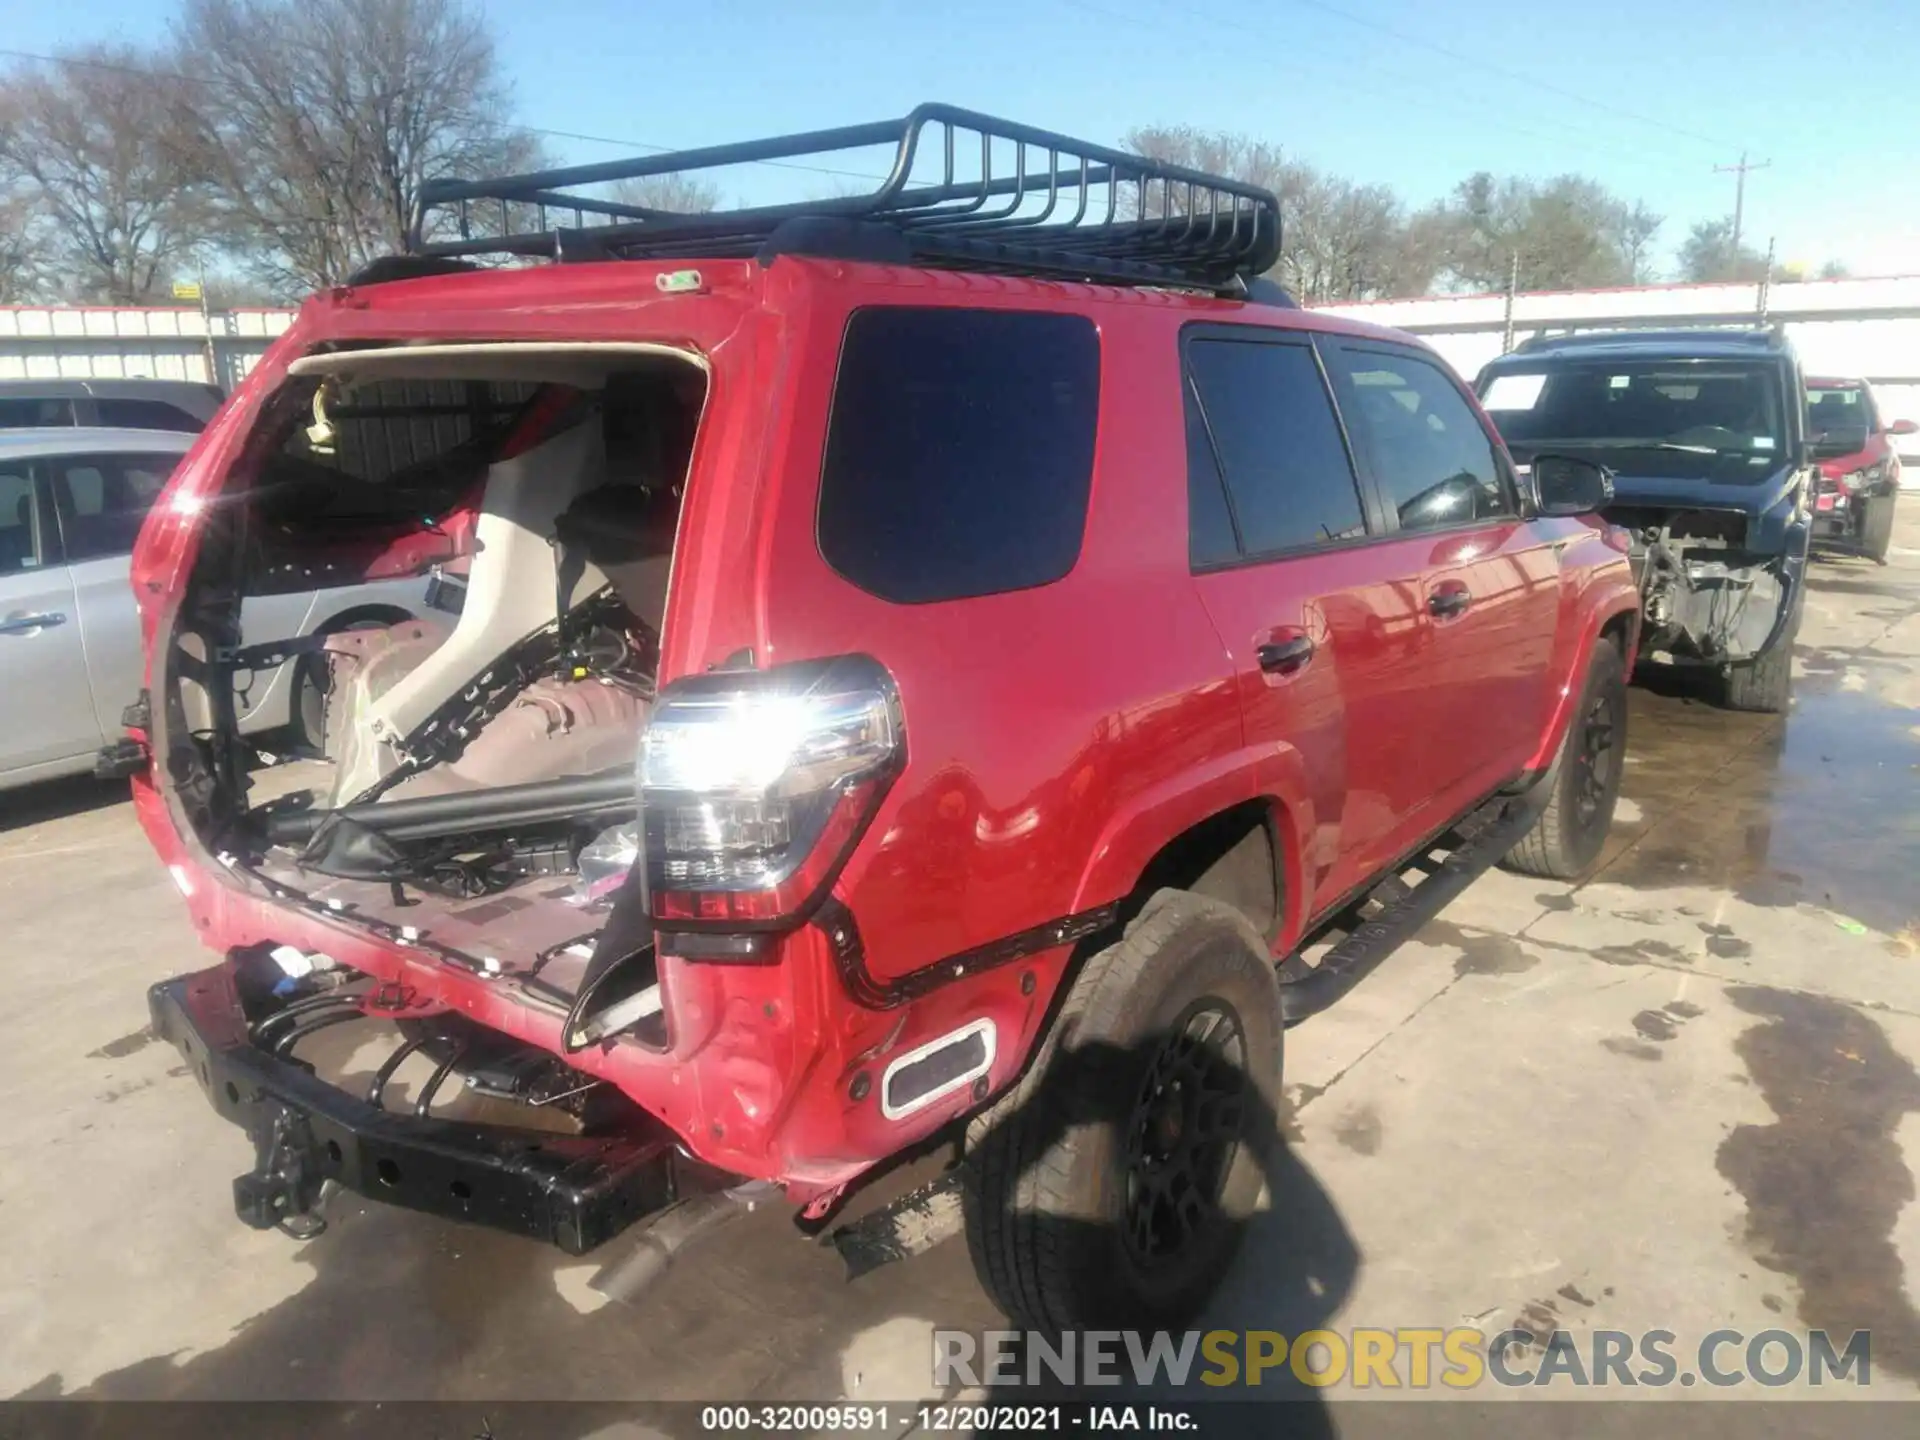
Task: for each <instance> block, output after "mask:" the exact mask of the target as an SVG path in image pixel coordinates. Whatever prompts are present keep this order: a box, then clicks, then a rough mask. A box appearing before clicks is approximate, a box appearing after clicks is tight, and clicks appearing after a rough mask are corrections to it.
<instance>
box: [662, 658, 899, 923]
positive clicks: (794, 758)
mask: <svg viewBox="0 0 1920 1440" xmlns="http://www.w3.org/2000/svg"><path fill="white" fill-rule="evenodd" d="M905 758H906V746H905V735H904V732H903V729H902V726H901V717H900V702H899V697H898V694H897V692H896V691H895V689H894V686H893V682H892V679H891V677H889V676H888V674H887V672H886V670H885V669H884V668H883V667H882V666H880V665H879V664H878V663H876V662H875V661H872V660H869V659H867V658H866V657H864V656H853V657H844V658H840V659H835V660H827V661H808V662H805V663H802V664H798V665H787V666H782V667H780V668H778V669H775V670H769V671H766V672H763V673H752V672H726V673H720V674H707V675H698V676H691V677H689V678H687V679H685V680H680V681H676V682H675V683H674V684H672V685H669V686H668V687H667V688H666V689H665V690H663V691H662V692H661V695H660V700H659V703H658V704H657V705H656V706H655V707H654V711H653V715H652V718H651V719H650V721H649V722H648V725H647V731H646V735H645V738H644V739H643V740H642V741H641V752H640V805H641V813H642V815H643V817H644V822H645V851H644V853H645V864H646V867H647V868H646V875H647V886H648V893H649V898H650V903H651V907H652V913H653V918H654V922H655V924H656V925H658V926H659V927H660V928H662V929H669V930H786V929H791V928H793V927H794V926H796V925H799V924H800V923H801V922H802V921H804V920H805V919H806V918H807V916H808V915H809V914H810V913H811V912H812V911H813V909H814V907H815V906H817V905H818V904H819V903H820V901H821V900H822V899H824V898H825V896H826V893H827V889H828V887H829V886H831V885H832V883H833V881H834V878H835V877H836V876H837V875H838V874H839V872H840V867H841V866H842V865H843V864H844V863H845V862H846V859H847V856H848V855H849V854H851V853H852V851H853V847H854V846H855V845H856V844H858V843H859V840H860V837H861V835H862V834H864V833H865V831H866V827H867V824H868V822H869V821H871V820H872V819H873V815H874V812H875V810H877V809H878V808H879V805H880V801H881V799H882V797H884V796H885V794H886V792H887V789H888V787H889V786H890V785H891V784H892V783H893V779H894V777H895V776H896V775H898V774H899V772H900V767H901V765H902V764H903V763H904V761H905Z"/></svg>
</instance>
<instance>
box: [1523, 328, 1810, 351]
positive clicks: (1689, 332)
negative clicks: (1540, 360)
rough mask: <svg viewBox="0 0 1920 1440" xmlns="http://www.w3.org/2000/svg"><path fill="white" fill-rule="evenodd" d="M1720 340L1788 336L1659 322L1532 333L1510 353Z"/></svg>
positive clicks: (1772, 341) (1753, 341) (1777, 331)
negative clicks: (1552, 332)
mask: <svg viewBox="0 0 1920 1440" xmlns="http://www.w3.org/2000/svg"><path fill="white" fill-rule="evenodd" d="M1702 339H1707V340H1717V341H1721V342H1723V343H1726V344H1730V345H1763V346H1764V345H1777V344H1780V343H1781V342H1782V341H1783V340H1784V339H1785V331H1784V330H1783V329H1781V328H1779V327H1777V326H1776V327H1773V328H1768V329H1762V328H1759V327H1756V326H1751V325H1736V326H1727V325H1659V326H1653V325H1649V326H1642V327H1635V326H1631V325H1622V326H1618V327H1616V328H1614V329H1611V330H1575V331H1569V332H1567V333H1564V334H1558V335H1531V336H1529V337H1527V338H1526V339H1525V340H1522V341H1521V342H1520V343H1519V344H1518V345H1516V346H1514V347H1513V349H1512V351H1511V352H1510V353H1511V354H1514V355H1526V354H1531V353H1533V352H1536V351H1540V350H1578V349H1584V348H1586V347H1588V346H1601V345H1630V344H1636V343H1637V344H1647V343H1656V344H1658V343H1667V342H1680V341H1692V340H1702Z"/></svg>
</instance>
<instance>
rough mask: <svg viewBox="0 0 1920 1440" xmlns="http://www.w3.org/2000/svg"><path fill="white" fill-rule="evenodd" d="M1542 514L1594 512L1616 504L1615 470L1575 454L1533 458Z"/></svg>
mask: <svg viewBox="0 0 1920 1440" xmlns="http://www.w3.org/2000/svg"><path fill="white" fill-rule="evenodd" d="M1533 486H1534V489H1535V490H1536V491H1537V492H1538V493H1539V496H1540V513H1541V514H1542V515H1591V514H1593V512H1594V511H1596V510H1602V509H1605V508H1606V507H1607V506H1608V505H1611V504H1612V503H1613V472H1612V471H1611V470H1609V469H1607V467H1606V466H1604V465H1598V464H1595V463H1594V462H1593V461H1591V460H1581V459H1579V458H1577V457H1576V456H1573V455H1536V456H1534V457H1533Z"/></svg>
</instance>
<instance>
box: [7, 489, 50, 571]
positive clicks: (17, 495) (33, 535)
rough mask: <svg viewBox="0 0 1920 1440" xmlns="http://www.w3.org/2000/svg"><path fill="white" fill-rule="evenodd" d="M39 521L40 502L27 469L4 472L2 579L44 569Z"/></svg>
mask: <svg viewBox="0 0 1920 1440" xmlns="http://www.w3.org/2000/svg"><path fill="white" fill-rule="evenodd" d="M39 519H40V505H39V499H38V497H37V496H36V495H35V494H34V488H33V476H32V475H31V474H30V473H29V472H28V470H27V468H26V467H25V466H24V465H23V466H20V467H18V468H15V469H10V470H0V575H17V574H19V573H20V572H21V571H22V570H32V569H35V568H37V567H38V566H39V565H40V563H41V561H42V556H41V553H40V539H39V535H40V524H39Z"/></svg>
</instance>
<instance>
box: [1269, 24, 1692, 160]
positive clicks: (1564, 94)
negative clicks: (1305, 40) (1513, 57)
mask: <svg viewBox="0 0 1920 1440" xmlns="http://www.w3.org/2000/svg"><path fill="white" fill-rule="evenodd" d="M1290 3H1292V4H1295V5H1299V6H1302V7H1304V8H1306V9H1309V10H1318V11H1320V12H1322V13H1323V14H1327V15H1332V16H1334V17H1336V18H1337V19H1340V20H1344V21H1346V22H1347V23H1348V24H1350V25H1357V26H1359V27H1361V28H1362V29H1364V30H1373V31H1377V32H1378V33H1379V34H1382V35H1387V36H1391V37H1392V38H1393V39H1395V40H1398V41H1400V42H1401V43H1402V44H1405V45H1416V46H1419V47H1420V48H1421V49H1423V50H1430V51H1432V52H1433V53H1434V54H1436V55H1443V56H1445V57H1446V58H1447V59H1449V60H1453V61H1456V62H1458V63H1459V64H1462V65H1472V66H1474V67H1476V68H1478V69H1481V70H1484V71H1486V72H1487V73H1488V74H1490V75H1498V76H1500V77H1502V78H1503V79H1507V80H1513V81H1517V82H1518V83H1520V84H1523V85H1531V86H1533V87H1534V88H1535V89H1536V90H1544V91H1545V92H1546V93H1547V94H1549V95H1558V96H1559V97H1560V98H1561V99H1563V100H1571V101H1573V102H1574V103H1576V104H1579V105H1585V106H1587V107H1588V108H1589V109H1592V110H1598V111H1601V112H1603V113H1605V114H1609V115H1618V116H1620V117H1622V118H1623V119H1627V120H1632V121H1634V122H1635V123H1636V124H1640V125H1649V126H1652V127H1653V128H1654V129H1656V130H1664V131H1666V132H1667V133H1668V134H1670V135H1679V136H1683V137H1685V138H1686V139H1688V140H1697V141H1699V142H1700V143H1702V144H1704V145H1713V146H1722V145H1724V144H1725V143H1726V142H1725V141H1723V140H1716V139H1715V138H1714V137H1713V136H1711V135H1703V134H1701V133H1700V132H1699V131H1698V130H1689V129H1687V128H1685V127H1684V126H1680V125H1674V124H1672V123H1670V122H1668V121H1665V120H1660V119H1656V118H1655V117H1653V116H1651V115H1642V114H1640V113H1639V112H1638V111H1637V110H1629V109H1627V108H1626V107H1625V106H1622V105H1615V104H1613V103H1611V102H1610V101H1606V100H1595V99H1594V98H1593V97H1592V96H1590V95H1582V94H1580V93H1579V92H1578V91H1576V90H1569V89H1567V88H1565V87H1564V86H1561V85H1555V84H1552V83H1551V82H1549V81H1546V80H1542V79H1541V78H1540V77H1539V76H1537V75H1530V74H1528V73H1527V72H1526V71H1524V70H1510V69H1508V68H1507V67H1506V66H1504V65H1496V64H1494V63H1493V62H1492V61H1490V60H1483V59H1481V58H1480V57H1479V56H1477V55H1471V54H1468V53H1466V52H1465V51H1461V50H1455V49H1453V48H1452V47H1451V46H1448V45H1443V44H1441V43H1440V42H1439V41H1438V40H1429V39H1428V38H1427V37H1426V36H1424V35H1414V34H1410V33H1409V32H1407V31H1405V30H1400V29H1396V28H1395V27H1393V26H1391V25H1386V24H1383V23H1381V22H1380V21H1378V20H1371V19H1368V18H1367V17H1366V16H1364V15H1356V14H1354V13H1353V12H1352V11H1350V10H1343V9H1341V8H1340V7H1339V6H1338V5H1330V4H1328V3H1326V0H1290Z"/></svg>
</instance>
